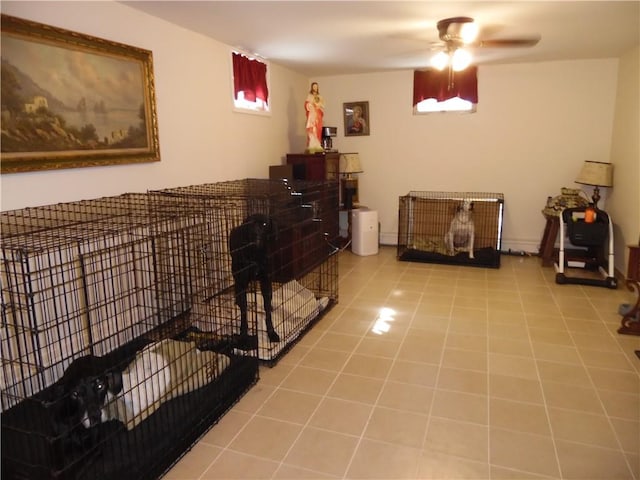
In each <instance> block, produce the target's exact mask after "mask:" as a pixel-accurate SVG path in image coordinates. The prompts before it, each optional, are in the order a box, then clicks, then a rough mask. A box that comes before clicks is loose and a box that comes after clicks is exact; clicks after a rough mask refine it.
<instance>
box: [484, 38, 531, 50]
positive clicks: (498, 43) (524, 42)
mask: <svg viewBox="0 0 640 480" xmlns="http://www.w3.org/2000/svg"><path fill="white" fill-rule="evenodd" d="M539 41H540V36H537V37H527V38H494V39H488V40H480V41H479V42H477V43H476V46H478V47H482V48H502V47H533V46H535V45H537V44H538V42H539Z"/></svg>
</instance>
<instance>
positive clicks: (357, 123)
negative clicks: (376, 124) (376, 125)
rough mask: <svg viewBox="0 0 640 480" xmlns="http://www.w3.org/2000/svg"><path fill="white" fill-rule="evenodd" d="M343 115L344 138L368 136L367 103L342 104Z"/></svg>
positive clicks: (369, 126) (369, 128) (369, 125)
mask: <svg viewBox="0 0 640 480" xmlns="http://www.w3.org/2000/svg"><path fill="white" fill-rule="evenodd" d="M343 113H344V135H345V137H352V136H357V135H369V132H370V130H371V124H370V123H369V102H349V103H344V104H343Z"/></svg>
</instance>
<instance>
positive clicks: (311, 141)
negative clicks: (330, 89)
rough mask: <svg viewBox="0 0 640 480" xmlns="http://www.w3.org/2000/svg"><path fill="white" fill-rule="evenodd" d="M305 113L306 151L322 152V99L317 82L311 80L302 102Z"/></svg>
mask: <svg viewBox="0 0 640 480" xmlns="http://www.w3.org/2000/svg"><path fill="white" fill-rule="evenodd" d="M304 109H305V111H306V114H307V127H306V129H307V149H306V152H307V153H316V152H323V151H324V149H323V148H322V119H323V117H324V100H323V99H322V96H321V95H320V90H319V88H318V83H317V82H313V83H312V84H311V89H310V90H309V94H308V95H307V99H306V100H305V102H304Z"/></svg>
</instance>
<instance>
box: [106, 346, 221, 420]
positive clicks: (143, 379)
mask: <svg viewBox="0 0 640 480" xmlns="http://www.w3.org/2000/svg"><path fill="white" fill-rule="evenodd" d="M229 363H230V358H229V357H228V356H226V355H222V354H219V353H216V352H212V351H207V350H203V351H201V350H198V349H197V348H196V344H195V343H194V342H179V341H176V340H171V339H166V340H162V341H160V342H155V343H151V344H149V345H147V346H146V347H145V348H144V349H143V350H141V351H140V352H138V354H137V355H136V358H135V359H134V360H133V362H131V363H130V364H129V366H128V367H127V369H126V370H125V371H124V372H122V391H121V392H120V393H119V394H118V395H117V396H115V397H114V396H110V400H109V403H108V405H107V416H108V418H110V419H116V420H120V421H121V422H122V423H124V424H125V426H126V427H127V429H128V430H131V429H133V428H134V427H136V426H137V425H138V424H139V423H140V422H142V421H143V420H144V419H146V418H147V417H148V416H149V415H151V414H152V413H153V412H155V411H156V410H157V409H158V408H159V407H160V405H162V404H163V403H164V402H166V401H168V400H171V399H172V398H176V397H178V396H180V395H184V394H185V393H189V392H191V391H193V390H196V389H198V388H201V387H203V386H205V385H206V384H208V383H210V382H212V381H213V380H215V379H216V378H217V377H219V376H220V374H221V373H222V371H223V370H225V369H226V368H227V367H228V366H229Z"/></svg>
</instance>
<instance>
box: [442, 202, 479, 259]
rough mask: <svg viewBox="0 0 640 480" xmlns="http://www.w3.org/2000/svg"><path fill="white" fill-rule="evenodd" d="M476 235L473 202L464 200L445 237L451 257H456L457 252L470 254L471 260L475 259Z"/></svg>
mask: <svg viewBox="0 0 640 480" xmlns="http://www.w3.org/2000/svg"><path fill="white" fill-rule="evenodd" d="M475 234H476V229H475V225H474V223H473V202H472V201H471V200H463V201H462V203H461V204H460V205H459V206H458V207H457V208H456V213H455V215H454V216H453V219H452V220H451V225H450V226H449V231H448V232H447V233H446V234H445V236H444V244H445V246H446V248H447V252H448V253H449V255H455V253H456V251H462V252H469V258H470V259H473V258H474V257H473V242H474V237H475Z"/></svg>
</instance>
